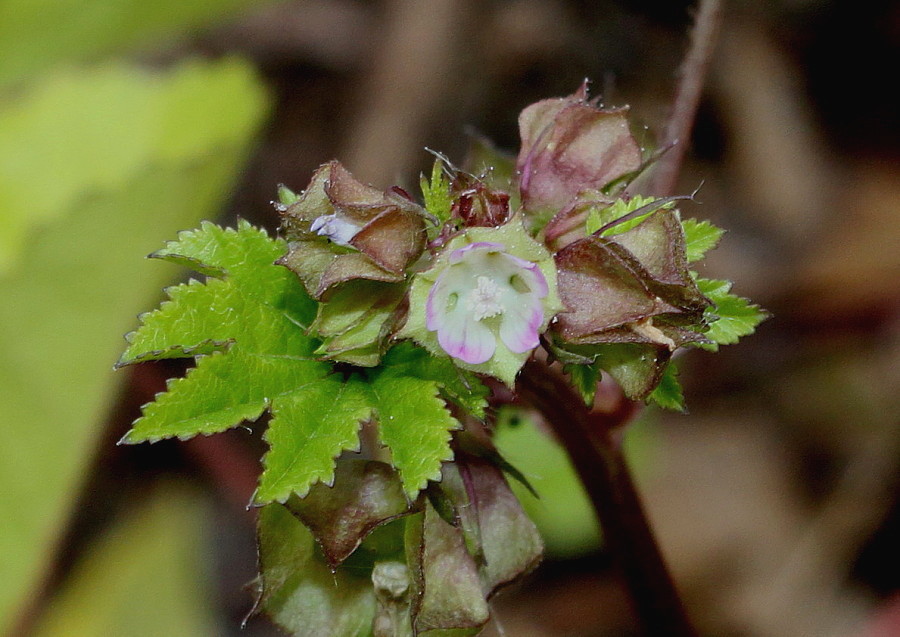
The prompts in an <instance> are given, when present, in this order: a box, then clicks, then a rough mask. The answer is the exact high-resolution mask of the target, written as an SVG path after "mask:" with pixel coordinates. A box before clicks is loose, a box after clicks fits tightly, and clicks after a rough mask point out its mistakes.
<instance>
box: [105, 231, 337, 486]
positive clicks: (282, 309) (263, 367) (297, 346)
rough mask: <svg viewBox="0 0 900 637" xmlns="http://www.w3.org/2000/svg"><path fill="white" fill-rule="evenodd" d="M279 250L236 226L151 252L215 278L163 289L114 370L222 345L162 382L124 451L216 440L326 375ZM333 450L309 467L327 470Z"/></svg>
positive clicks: (303, 301)
mask: <svg viewBox="0 0 900 637" xmlns="http://www.w3.org/2000/svg"><path fill="white" fill-rule="evenodd" d="M283 251H284V245H283V243H282V242H280V241H277V240H273V239H270V238H269V237H268V236H267V235H266V233H265V232H264V231H261V230H258V229H256V228H254V227H252V226H251V225H250V224H248V223H246V222H241V224H240V226H239V228H238V229H237V230H231V229H228V230H225V229H222V228H219V227H217V226H215V225H213V224H210V223H206V224H203V226H202V227H201V228H200V229H199V230H193V231H189V232H182V233H181V234H180V235H179V237H178V239H177V240H176V241H174V242H170V243H168V244H167V245H166V247H165V248H163V249H162V250H160V251H159V252H156V253H154V256H155V257H157V258H161V259H167V260H171V261H174V262H176V263H191V264H194V267H196V268H198V269H200V270H202V271H205V272H207V273H209V274H210V275H215V276H221V277H223V278H222V279H212V280H210V281H209V282H208V283H207V284H206V285H200V284H197V283H194V284H188V285H182V286H178V287H175V288H171V289H170V290H169V296H170V301H169V302H168V303H165V304H163V306H162V307H161V308H160V309H159V310H156V311H155V312H151V313H149V314H146V315H144V316H142V317H141V318H142V325H141V327H140V328H138V330H137V331H136V332H134V333H132V334H130V335H129V336H128V337H127V338H128V340H129V343H130V344H129V347H128V349H127V350H126V352H125V354H124V355H123V358H122V360H121V361H120V364H129V363H133V362H137V361H141V360H152V359H156V358H167V357H172V356H179V355H181V356H185V355H191V354H192V353H194V352H195V351H196V349H195V348H197V347H198V346H199V347H200V348H201V349H203V348H211V347H214V346H217V345H216V344H228V345H229V346H228V348H227V349H226V350H225V351H219V352H214V353H212V354H211V355H209V356H203V357H200V358H198V362H197V366H196V367H195V368H194V369H192V370H190V371H189V372H188V374H187V376H186V377H184V378H180V379H176V380H173V381H170V382H169V386H168V391H166V392H165V393H163V394H160V395H158V396H157V398H156V401H155V402H153V403H150V404H149V405H145V406H144V409H143V416H142V417H141V418H139V419H138V420H137V421H135V423H134V426H133V427H132V429H131V431H129V432H128V434H127V435H126V436H125V438H124V439H123V441H124V442H126V443H134V442H142V441H146V440H149V441H155V440H159V439H161V438H167V437H173V436H178V437H179V438H189V437H191V436H193V435H196V434H198V433H204V434H209V433H215V432H218V431H223V430H225V429H227V428H229V427H234V426H236V425H238V424H240V423H241V422H242V421H243V420H253V419H255V418H258V417H259V415H260V414H261V413H262V412H263V410H264V409H265V408H266V407H268V406H270V405H271V406H273V408H275V409H277V408H278V407H279V405H278V404H277V403H278V401H279V399H281V398H285V399H286V400H288V399H289V397H290V396H291V395H292V394H294V392H297V391H299V390H302V389H303V388H304V387H305V386H306V385H308V384H310V383H312V382H313V381H315V380H318V379H321V378H322V377H323V376H325V375H326V374H327V373H328V371H329V368H328V366H327V365H326V364H324V363H321V362H318V361H315V360H314V359H313V357H312V353H313V350H314V349H315V348H316V346H317V343H316V342H315V341H314V340H313V339H311V338H310V337H309V336H307V335H306V333H305V331H304V329H303V328H302V327H301V325H300V324H299V322H300V321H305V320H308V319H310V318H311V313H312V310H313V307H314V305H315V304H314V303H313V301H312V300H310V299H309V297H308V296H307V295H306V292H305V291H304V290H303V287H302V286H301V285H300V282H299V281H298V280H297V279H296V277H295V276H294V275H293V274H291V273H290V272H289V271H288V270H286V269H285V268H282V267H280V266H277V265H274V260H275V259H276V258H277V257H278V256H279V255H280V254H281V253H282V252H283ZM292 399H293V400H300V399H299V398H298V397H297V396H293V397H292ZM290 405H291V403H289V404H287V405H286V409H287V410H290ZM294 407H296V403H294ZM289 413H290V412H289ZM309 413H311V412H310V410H308V409H307V414H309ZM310 427H311V428H312V429H313V430H314V429H315V424H312V425H310ZM339 451H340V450H339V449H338V450H336V451H333V452H331V453H330V454H328V455H327V457H323V458H320V459H319V462H327V463H329V465H330V463H331V462H332V460H333V458H334V456H335V455H336V454H337V453H338V452H339ZM307 460H308V458H307ZM320 477H323V476H320ZM329 477H330V476H324V479H328V478H329ZM307 486H308V485H307ZM285 497H286V494H285Z"/></svg>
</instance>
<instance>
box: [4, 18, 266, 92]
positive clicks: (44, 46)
mask: <svg viewBox="0 0 900 637" xmlns="http://www.w3.org/2000/svg"><path fill="white" fill-rule="evenodd" d="M253 4H260V2H259V0H202V1H201V2H184V1H183V0H153V2H146V1H145V0H88V1H85V0H4V1H3V2H2V3H0V59H2V60H3V64H2V65H0V87H2V86H3V85H5V84H8V83H10V82H14V81H16V80H20V79H22V78H24V77H27V76H28V75H31V74H34V73H36V72H39V71H42V70H44V69H46V68H48V67H50V66H51V65H54V64H58V63H60V62H65V61H70V62H80V61H85V60H95V59H97V58H98V57H100V56H102V55H107V54H110V53H115V52H117V51H132V50H135V49H138V48H140V47H142V46H146V45H148V44H150V43H153V42H154V41H155V40H160V39H164V38H173V37H177V36H179V35H184V34H186V33H187V32H189V31H190V30H192V29H196V28H198V27H201V26H203V25H206V24H208V23H209V22H211V21H214V20H217V19H221V18H224V17H226V16H228V15H229V14H230V13H234V12H235V11H236V10H237V9H240V8H242V7H246V6H249V5H253Z"/></svg>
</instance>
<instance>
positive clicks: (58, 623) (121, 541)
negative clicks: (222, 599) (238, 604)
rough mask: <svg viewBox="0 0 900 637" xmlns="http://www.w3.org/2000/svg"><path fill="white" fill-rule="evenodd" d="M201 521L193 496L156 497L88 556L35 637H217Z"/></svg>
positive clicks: (170, 493)
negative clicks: (114, 636) (210, 601)
mask: <svg viewBox="0 0 900 637" xmlns="http://www.w3.org/2000/svg"><path fill="white" fill-rule="evenodd" d="M204 513H206V511H205V509H204V507H203V502H202V501H201V500H200V499H199V498H198V497H196V496H195V495H192V494H190V493H188V492H186V491H184V490H183V489H176V488H172V487H171V486H170V487H167V488H163V489H160V490H159V492H158V493H156V494H155V495H154V497H153V499H152V501H150V502H148V503H147V504H146V505H145V506H143V507H142V508H141V509H140V510H138V511H134V512H132V514H131V515H129V516H128V517H127V518H126V519H124V520H122V521H120V522H118V523H117V524H116V525H115V526H114V527H113V528H111V529H109V530H108V531H107V533H105V534H104V536H103V537H101V538H100V539H99V540H98V541H97V542H96V543H95V545H94V546H93V547H91V549H90V550H88V552H87V553H86V554H85V555H84V556H83V559H82V560H81V562H80V563H79V564H78V565H77V566H76V568H75V570H74V571H73V573H72V574H71V576H70V577H69V579H68V580H67V581H66V582H65V584H64V585H63V589H62V591H61V592H60V594H59V595H58V596H57V597H56V598H55V599H54V600H53V601H52V602H51V604H50V606H49V609H48V611H47V613H46V615H44V616H43V617H42V618H41V619H40V620H39V622H38V626H37V630H36V631H35V633H34V637H72V636H73V635H78V637H109V636H111V635H123V636H124V635H127V636H128V637H158V636H159V635H191V636H192V637H201V636H202V635H209V636H210V637H212V636H213V635H218V634H221V630H220V629H219V627H217V626H216V623H215V615H214V612H213V609H212V608H210V603H209V600H210V593H211V590H209V588H208V582H207V580H206V577H204V575H205V573H204V564H203V563H202V557H203V555H204V551H203V550H202V547H203V544H204V541H203V536H202V532H203V528H202V526H203V525H202V522H203V517H204ZM135 600H140V602H138V603H136V602H135Z"/></svg>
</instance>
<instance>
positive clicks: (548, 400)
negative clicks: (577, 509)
mask: <svg viewBox="0 0 900 637" xmlns="http://www.w3.org/2000/svg"><path fill="white" fill-rule="evenodd" d="M517 387H518V391H519V395H520V396H521V397H522V398H523V399H524V400H525V401H527V402H528V403H529V404H530V405H532V406H533V407H535V408H536V409H538V410H539V411H540V412H541V415H543V416H544V418H545V419H546V420H547V422H548V423H549V424H550V426H551V427H552V428H553V431H554V432H555V433H556V435H557V436H558V437H559V439H560V441H561V442H562V444H563V445H564V446H565V448H566V450H567V451H568V453H569V456H570V457H571V459H572V463H573V464H574V466H575V470H576V471H577V472H578V476H579V478H580V479H581V482H582V483H583V484H584V487H585V489H586V490H587V492H588V495H589V497H590V499H591V503H592V504H593V506H594V510H595V511H596V513H597V517H598V518H599V520H600V524H601V526H602V527H603V537H604V541H605V542H606V544H607V546H608V548H609V551H610V553H611V555H612V556H613V559H615V560H616V562H617V564H618V565H619V568H620V569H621V572H622V575H623V577H624V579H625V584H626V586H627V588H628V591H629V593H630V597H631V601H632V604H633V605H634V610H635V615H636V617H637V620H638V623H639V626H640V628H641V631H642V633H643V634H645V635H667V636H670V637H693V636H695V635H696V634H697V633H696V631H695V630H694V628H693V626H692V625H691V623H690V620H689V619H688V617H687V614H686V613H685V610H684V606H683V605H682V603H681V599H680V597H679V596H678V592H677V590H676V589H675V584H674V582H673V581H672V577H671V576H670V575H669V572H668V569H667V568H666V565H665V562H664V561H663V558H662V554H661V552H660V550H659V547H658V546H657V544H656V540H655V539H654V537H653V532H652V531H651V529H650V526H649V523H648V521H647V516H646V515H645V513H644V508H643V506H642V504H641V501H640V497H639V496H638V494H637V491H636V489H635V486H634V483H633V482H632V480H631V474H630V472H629V470H628V466H627V463H626V462H625V458H624V456H623V455H622V450H621V447H620V445H619V443H618V442H617V440H616V433H617V432H618V431H619V430H620V429H621V427H622V426H623V425H624V424H626V423H627V422H628V421H629V420H630V419H631V417H632V416H633V414H634V413H635V409H636V406H635V404H634V403H631V402H630V401H627V400H624V399H623V400H622V402H621V403H620V406H619V408H617V409H615V410H613V411H612V412H598V411H591V410H590V409H588V408H587V407H586V406H585V404H584V402H583V401H582V400H581V397H580V396H579V395H578V393H577V392H576V391H575V390H574V389H572V387H571V386H570V385H569V383H567V382H566V380H565V379H564V378H562V376H561V375H560V374H559V373H558V372H557V371H556V370H555V369H553V368H552V367H550V366H548V365H546V364H545V363H542V362H538V361H534V360H533V361H531V362H529V363H527V364H526V365H525V368H524V370H523V372H522V374H521V376H520V377H519V384H518V386H517Z"/></svg>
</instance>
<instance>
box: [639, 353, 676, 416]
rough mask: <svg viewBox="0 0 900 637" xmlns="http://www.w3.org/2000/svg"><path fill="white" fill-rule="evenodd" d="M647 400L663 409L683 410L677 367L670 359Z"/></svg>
mask: <svg viewBox="0 0 900 637" xmlns="http://www.w3.org/2000/svg"><path fill="white" fill-rule="evenodd" d="M647 402H650V403H654V404H656V405H658V406H659V407H662V408H663V409H671V410H672V411H680V412H684V411H685V408H684V393H683V392H682V390H681V383H679V382H678V368H677V366H676V365H675V363H674V362H672V361H670V362H669V364H668V365H666V368H665V369H664V370H663V374H662V376H661V377H660V379H659V384H658V385H657V386H656V389H654V390H653V391H652V392H650V395H649V396H647Z"/></svg>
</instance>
